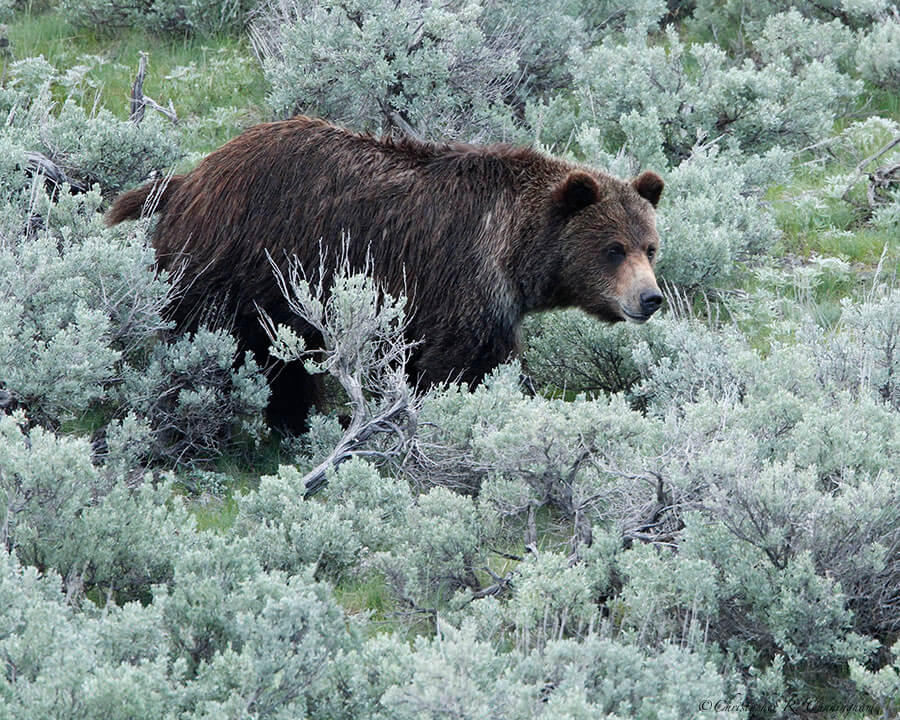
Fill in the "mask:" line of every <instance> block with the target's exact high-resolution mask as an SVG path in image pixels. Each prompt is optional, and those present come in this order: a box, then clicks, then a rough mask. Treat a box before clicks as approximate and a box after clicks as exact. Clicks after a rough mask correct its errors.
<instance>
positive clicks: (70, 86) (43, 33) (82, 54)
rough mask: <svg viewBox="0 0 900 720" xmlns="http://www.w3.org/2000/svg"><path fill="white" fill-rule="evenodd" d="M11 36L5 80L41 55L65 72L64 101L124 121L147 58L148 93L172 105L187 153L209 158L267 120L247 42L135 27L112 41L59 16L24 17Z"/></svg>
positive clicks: (61, 79) (56, 89) (56, 86)
mask: <svg viewBox="0 0 900 720" xmlns="http://www.w3.org/2000/svg"><path fill="white" fill-rule="evenodd" d="M7 37H8V38H9V54H8V56H7V57H6V58H4V59H2V61H0V77H2V80H3V82H8V80H9V70H10V64H11V63H12V62H15V61H16V60H19V59H22V58H27V57H34V56H38V55H43V56H44V58H45V59H46V60H47V61H48V62H49V63H50V64H51V65H53V66H54V67H55V68H56V69H57V71H58V74H59V75H58V77H57V78H55V79H54V82H53V95H54V98H55V99H56V100H57V101H58V102H62V101H63V100H65V99H66V98H67V97H68V98H73V99H74V100H75V101H76V102H78V103H79V104H80V105H81V106H82V107H84V108H85V109H86V110H89V111H90V110H92V109H94V108H105V109H107V110H109V111H110V112H112V113H113V114H114V115H115V116H116V117H119V118H122V119H126V118H127V117H128V114H129V97H130V94H131V84H132V82H133V81H134V76H135V74H136V73H137V68H138V62H139V59H140V54H141V53H142V52H145V53H147V55H148V61H147V75H146V78H145V81H144V93H145V94H146V95H148V96H149V97H152V98H153V99H154V100H156V101H157V102H158V103H159V104H160V105H164V106H165V105H168V104H169V101H171V102H172V104H173V105H174V107H175V111H176V112H177V114H178V118H179V124H180V125H181V126H182V129H183V136H184V144H185V147H186V149H187V150H189V151H193V152H196V153H206V152H208V151H210V150H212V149H214V148H216V147H218V146H219V145H221V144H223V143H224V142H226V141H227V140H229V139H230V138H232V137H234V136H235V135H236V134H238V133H239V132H240V131H241V130H243V129H245V128H246V127H249V126H250V125H253V124H256V123H258V122H260V121H262V120H264V119H266V116H267V114H266V110H265V109H264V101H265V95H266V92H267V90H268V85H267V83H266V81H265V78H264V77H263V74H262V69H261V67H260V65H259V63H258V62H257V60H256V58H255V57H254V55H253V53H252V51H251V49H250V46H249V42H248V40H247V39H246V37H243V36H232V35H222V36H218V37H213V38H202V39H198V38H192V37H185V38H172V37H159V36H156V35H153V34H151V33H148V32H146V31H145V30H143V29H141V28H130V29H127V30H123V31H122V32H120V33H117V34H116V35H115V36H114V37H108V36H103V35H97V34H94V33H91V32H90V31H86V30H77V29H75V28H73V27H72V26H71V25H69V23H68V22H66V19H65V18H64V17H63V16H62V15H60V14H59V13H57V12H54V11H48V12H44V13H38V14H32V13H29V12H28V11H23V12H20V13H17V14H16V16H15V17H14V18H13V20H12V21H11V22H10V23H9V24H8V33H7ZM147 112H153V111H152V110H148V111H147ZM179 169H181V168H179Z"/></svg>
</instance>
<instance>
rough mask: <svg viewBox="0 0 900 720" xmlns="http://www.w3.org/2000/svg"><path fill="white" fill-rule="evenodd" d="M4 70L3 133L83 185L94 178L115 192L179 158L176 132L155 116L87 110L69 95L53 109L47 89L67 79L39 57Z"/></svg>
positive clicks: (161, 170) (0, 107)
mask: <svg viewBox="0 0 900 720" xmlns="http://www.w3.org/2000/svg"><path fill="white" fill-rule="evenodd" d="M9 72H10V80H9V81H8V82H7V84H6V86H5V87H4V88H2V89H0V113H5V114H6V118H5V123H4V128H3V134H4V135H5V136H6V137H8V138H10V140H11V141H13V142H14V143H15V144H16V146H18V147H20V148H22V150H34V151H39V152H41V153H43V154H44V155H46V156H47V157H48V158H49V159H50V160H51V161H52V162H54V163H55V164H56V165H57V166H59V167H60V168H62V169H63V170H64V171H65V172H66V174H67V175H68V176H69V177H71V178H72V179H73V180H78V181H79V182H80V183H81V184H82V185H83V186H84V187H86V188H90V187H91V186H92V185H93V184H94V183H99V184H100V186H101V187H100V190H101V192H103V194H104V195H110V194H115V193H116V192H119V191H120V190H122V189H124V188H126V187H128V186H132V185H135V184H137V183H138V182H140V181H142V180H144V179H145V178H147V177H148V176H149V175H151V174H152V173H157V174H163V173H164V172H165V170H166V169H167V168H169V167H170V166H171V165H172V164H173V163H175V162H176V161H177V160H178V159H180V157H181V151H180V149H179V141H178V135H177V133H176V132H175V130H174V127H173V126H172V125H171V123H167V121H166V122H164V121H163V120H162V118H161V117H153V116H148V117H147V118H145V121H144V122H142V123H140V124H138V125H136V124H134V123H133V122H130V121H128V120H119V119H117V118H115V117H114V116H113V115H112V113H110V112H109V111H108V110H105V109H102V108H100V109H98V110H95V111H93V112H91V113H88V112H87V111H85V110H84V108H82V107H81V106H80V105H79V104H77V103H76V102H75V101H74V99H73V98H71V97H69V98H67V99H66V100H65V101H64V102H63V103H62V104H61V106H59V108H58V109H57V108H56V107H55V103H54V100H53V97H52V95H51V90H52V89H53V88H54V86H55V85H56V83H57V82H60V83H62V84H66V82H68V81H67V80H66V78H65V77H64V76H62V75H61V74H60V73H59V72H58V71H57V69H56V68H54V67H53V66H52V65H50V63H48V62H47V61H46V60H45V59H44V57H43V56H40V57H37V58H27V59H25V60H20V61H17V62H15V63H12V64H11V65H10V69H9ZM22 167H24V165H23V166H22Z"/></svg>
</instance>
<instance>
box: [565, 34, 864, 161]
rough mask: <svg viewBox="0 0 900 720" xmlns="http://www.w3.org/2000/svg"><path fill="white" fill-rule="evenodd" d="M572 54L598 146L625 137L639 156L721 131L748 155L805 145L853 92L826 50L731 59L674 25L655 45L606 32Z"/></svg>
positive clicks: (673, 157) (684, 148)
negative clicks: (816, 55) (798, 61)
mask: <svg viewBox="0 0 900 720" xmlns="http://www.w3.org/2000/svg"><path fill="white" fill-rule="evenodd" d="M571 62H573V63H574V71H573V72H574V74H575V76H576V77H578V78H579V80H580V83H579V85H578V87H577V98H578V109H577V117H579V119H580V120H581V122H582V123H584V124H585V125H589V126H594V127H596V128H597V129H598V131H599V133H600V135H601V136H602V137H603V138H604V140H605V143H606V150H608V151H610V152H615V151H616V150H617V149H618V148H619V147H620V146H621V145H622V144H623V143H624V144H626V147H627V148H628V149H629V150H630V151H631V152H632V153H634V154H635V155H636V156H638V157H641V155H642V154H646V153H647V152H648V150H647V148H646V145H647V144H648V143H650V147H651V148H654V149H656V148H659V149H660V150H661V151H662V152H663V153H664V154H665V157H666V158H668V160H669V162H670V163H671V164H672V165H673V166H674V165H677V164H678V163H679V162H680V161H681V160H682V159H684V158H686V157H688V156H689V155H690V152H691V148H692V147H693V146H694V145H695V144H696V143H697V142H698V140H699V141H701V142H702V141H706V140H716V139H718V138H720V137H721V136H725V137H727V141H726V142H727V144H728V145H729V146H730V147H732V148H740V150H741V151H743V152H746V153H764V152H765V151H767V150H769V149H771V148H772V147H774V146H776V145H780V146H802V145H807V144H810V143H812V142H814V141H816V140H818V139H820V138H822V137H823V136H825V135H827V133H828V132H829V130H830V129H831V126H832V123H833V122H834V118H835V115H836V113H837V111H838V110H839V109H840V108H841V107H842V105H843V104H845V103H847V102H849V101H850V100H852V99H853V97H854V96H855V94H856V92H857V91H858V86H857V84H856V83H855V82H854V81H851V80H850V79H849V78H848V77H847V76H845V75H843V74H841V73H840V72H839V71H838V70H837V68H836V67H835V65H834V63H833V61H832V60H830V59H829V58H827V57H826V58H825V59H823V60H817V59H813V60H811V61H810V62H808V63H804V64H802V65H798V66H796V67H795V65H794V63H792V61H791V59H790V58H789V57H788V56H786V55H782V54H779V55H777V56H774V57H772V58H771V59H769V61H768V62H765V63H763V64H761V65H759V66H756V65H755V64H754V63H753V62H751V61H750V60H746V61H744V62H743V63H741V64H737V63H735V62H734V61H732V60H730V59H729V58H728V56H727V54H726V53H725V51H724V50H722V49H721V48H719V47H718V46H716V45H713V44H695V45H690V46H688V45H685V44H684V43H683V42H682V41H681V39H680V38H679V37H678V35H677V33H676V32H675V30H673V29H669V30H668V31H667V34H666V37H665V42H664V43H662V44H658V45H657V44H651V43H650V42H649V41H648V40H647V39H644V38H640V39H632V40H630V41H628V42H626V43H625V44H620V43H617V42H615V41H614V40H613V39H611V38H607V39H606V40H604V41H603V42H602V43H600V44H599V45H598V46H596V47H594V48H592V49H590V50H588V51H575V52H573V54H572V58H571ZM638 121H640V122H639V123H638V124H637V125H636V123H637V122H638ZM632 128H633V129H632ZM629 130H631V132H629Z"/></svg>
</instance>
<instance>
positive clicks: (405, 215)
mask: <svg viewBox="0 0 900 720" xmlns="http://www.w3.org/2000/svg"><path fill="white" fill-rule="evenodd" d="M662 187H663V184H662V180H661V179H660V178H659V176H658V175H656V174H655V173H650V172H645V173H642V174H641V175H640V176H638V177H637V178H635V179H634V180H633V181H631V182H630V183H629V182H623V181H621V180H618V179H616V178H613V177H611V176H609V175H606V174H603V173H599V172H597V171H595V170H592V169H590V168H586V167H580V166H575V165H572V164H570V163H566V162H563V161H560V160H557V159H554V158H551V157H548V156H545V155H543V154H541V153H539V152H536V151H535V150H532V149H529V148H518V147H511V146H507V145H491V146H472V145H462V144H457V145H441V144H431V143H421V142H417V141H413V140H408V139H403V140H397V139H391V138H388V139H376V138H373V137H371V136H368V135H358V134H354V133H351V132H348V131H346V130H344V129H341V128H338V127H335V126H334V125H331V124H329V123H327V122H324V121H321V120H314V119H310V118H306V117H296V118H293V119H292V120H287V121H284V122H276V123H269V124H263V125H258V126H256V127H253V128H251V129H249V130H247V131H246V132H244V133H243V134H242V135H240V136H239V137H237V138H235V139H234V140H232V141H231V142H229V143H227V144H226V145H224V146H223V147H222V148H220V149H218V150H216V151H215V152H213V153H212V154H211V155H209V156H208V157H207V158H206V159H205V160H203V162H201V163H200V165H199V166H198V167H197V168H196V169H195V170H193V171H192V172H190V173H187V174H186V175H180V176H175V177H173V178H172V179H171V181H170V182H169V184H168V186H167V187H165V189H164V190H163V191H162V193H161V195H160V197H159V199H158V202H157V205H156V208H155V209H156V211H157V212H158V213H159V215H160V217H159V222H158V223H157V225H156V229H155V231H154V235H153V244H154V246H155V248H156V252H157V262H158V264H159V266H160V267H161V268H166V269H180V270H181V271H182V272H183V275H182V277H183V279H184V282H183V289H184V293H183V297H182V299H181V301H180V303H179V304H178V306H177V307H175V308H173V309H172V313H173V316H174V318H175V319H176V321H177V322H178V324H179V325H180V327H181V328H182V329H188V330H190V329H193V327H194V326H195V325H196V323H197V317H198V315H197V309H198V308H201V307H203V306H204V304H206V303H208V302H209V300H210V299H211V298H213V299H215V300H217V301H218V302H219V303H220V306H221V309H222V310H223V311H224V312H225V313H227V314H228V316H230V317H233V319H234V327H235V332H236V334H237V335H238V337H239V338H241V340H242V341H243V343H244V345H245V346H246V347H247V348H249V349H251V350H253V351H254V352H255V353H256V354H257V356H258V357H260V359H264V358H265V357H266V347H267V344H266V339H265V337H264V335H263V334H262V332H261V329H260V325H259V321H258V316H257V311H256V308H255V304H254V303H258V304H259V306H260V307H262V308H263V309H264V310H266V312H268V313H269V314H270V315H271V316H272V318H273V319H274V320H275V321H276V322H284V323H291V324H293V325H294V326H295V327H298V329H299V330H300V331H305V330H306V329H305V328H302V327H299V326H298V325H297V322H296V318H294V317H292V316H291V314H290V312H289V310H288V308H287V305H286V303H285V301H284V299H283V297H282V296H281V295H280V293H279V291H278V288H277V286H276V284H275V281H274V277H273V273H272V270H271V268H270V265H269V262H268V260H267V258H266V251H268V253H269V254H270V255H271V256H272V257H273V258H274V259H275V260H276V262H278V263H279V264H281V266H282V268H284V267H285V266H286V263H287V258H288V257H291V256H294V255H296V256H297V257H298V259H299V261H300V263H301V265H302V266H303V267H304V268H305V269H306V270H307V272H314V271H315V270H316V268H318V266H319V259H320V250H321V251H324V252H326V253H328V256H329V257H330V258H334V257H335V256H336V254H337V251H338V249H339V246H340V243H341V238H342V235H347V236H348V237H349V240H350V245H349V253H350V260H351V263H352V264H353V265H354V266H356V267H361V266H362V265H363V262H364V258H365V255H366V252H367V251H368V252H370V253H371V256H372V260H373V264H374V274H375V276H376V278H377V279H378V280H379V281H380V282H381V283H382V284H383V285H384V286H385V288H386V289H387V290H388V291H389V292H390V293H392V294H399V293H404V292H405V293H406V294H407V295H409V296H410V298H411V299H410V307H411V310H412V317H411V323H410V333H411V335H412V337H413V338H415V339H420V338H422V339H424V342H423V344H422V345H421V346H420V348H419V350H418V352H417V354H416V356H415V357H414V358H413V362H412V367H411V368H410V370H411V371H412V373H413V375H414V377H416V378H418V379H420V380H422V381H424V382H427V383H431V382H441V381H444V380H446V379H447V378H448V377H456V376H460V377H461V378H462V379H463V380H464V381H468V382H477V381H478V380H480V379H481V378H482V377H483V376H484V374H486V373H487V372H489V371H490V370H491V369H492V368H493V367H495V366H496V365H497V364H498V363H501V362H503V361H505V360H506V359H508V357H509V356H510V355H511V354H512V353H513V352H514V350H515V349H516V342H517V332H518V327H519V324H520V322H521V320H522V318H523V316H524V315H525V314H526V313H529V312H533V311H539V310H547V309H551V308H557V307H567V306H578V307H581V308H583V309H585V310H587V311H588V312H591V313H594V314H595V315H597V316H599V317H600V318H602V319H604V320H607V321H611V322H615V321H619V320H624V319H625V318H626V316H629V317H630V318H631V319H637V320H644V319H646V317H649V314H651V313H652V311H653V310H655V307H653V309H651V310H649V312H645V310H646V309H647V307H648V306H647V305H646V303H645V305H644V306H643V307H644V309H642V304H641V303H642V299H641V297H642V295H641V294H642V293H644V296H645V297H646V296H647V293H648V292H650V293H655V294H656V295H658V288H657V286H656V281H655V279H654V276H653V269H652V264H653V263H652V261H651V259H650V258H648V249H650V248H652V249H653V250H654V251H655V249H656V247H657V246H658V244H659V239H658V237H657V234H656V230H655V224H654V213H653V206H655V205H656V203H657V201H658V200H659V195H660V193H661V192H662ZM152 193H153V186H152V185H147V186H145V187H143V188H140V189H138V190H133V191H131V192H128V193H125V194H123V195H122V196H120V197H119V198H118V199H117V200H116V202H115V203H114V205H113V206H112V208H111V209H110V211H109V214H108V216H107V218H108V222H109V224H115V223H117V222H120V221H122V220H125V219H129V218H136V217H139V216H140V214H141V212H142V211H143V210H144V209H145V205H147V198H148V197H151V195H152ZM618 251H621V252H618ZM657 305H658V303H657ZM314 340H315V339H314V338H313V341H314ZM294 365H297V366H298V367H295V368H291V367H290V366H288V367H287V368H284V369H283V370H282V372H281V374H280V376H279V378H278V379H277V380H276V381H275V382H274V383H273V408H272V415H273V416H275V418H274V419H276V420H279V419H280V420H282V421H285V422H286V423H287V424H288V425H289V426H292V427H295V428H296V427H298V426H299V425H300V424H301V422H302V418H303V417H304V416H305V414H306V412H307V410H308V408H309V407H310V397H311V395H312V394H313V391H314V388H313V385H312V384H311V383H310V382H309V378H308V377H307V376H306V375H305V373H304V372H303V370H302V368H301V367H299V363H295V364H294Z"/></svg>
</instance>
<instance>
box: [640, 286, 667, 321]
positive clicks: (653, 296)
mask: <svg viewBox="0 0 900 720" xmlns="http://www.w3.org/2000/svg"><path fill="white" fill-rule="evenodd" d="M640 299H641V312H643V313H644V315H646V316H647V317H650V316H651V315H652V314H653V313H655V312H656V311H657V310H659V307H660V305H662V301H663V296H662V294H661V293H660V292H659V290H656V289H653V290H644V292H642V293H641V298H640Z"/></svg>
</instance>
